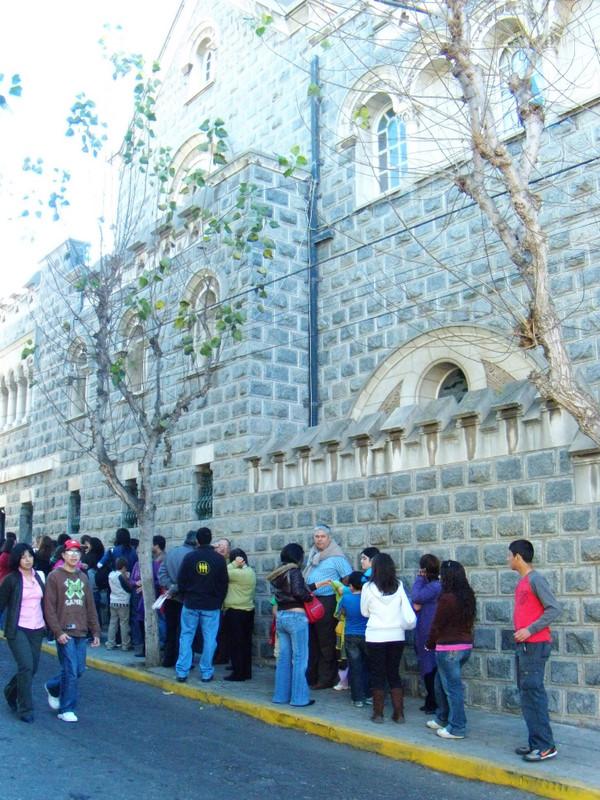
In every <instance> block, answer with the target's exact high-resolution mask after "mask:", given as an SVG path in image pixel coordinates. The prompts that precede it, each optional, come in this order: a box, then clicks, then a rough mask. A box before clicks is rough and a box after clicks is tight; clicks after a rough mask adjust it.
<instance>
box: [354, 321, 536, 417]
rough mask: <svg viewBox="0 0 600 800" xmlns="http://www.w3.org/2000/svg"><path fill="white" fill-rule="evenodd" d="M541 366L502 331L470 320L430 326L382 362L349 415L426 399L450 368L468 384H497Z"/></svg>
mask: <svg viewBox="0 0 600 800" xmlns="http://www.w3.org/2000/svg"><path fill="white" fill-rule="evenodd" d="M537 366H539V365H538V364H537V363H536V361H535V360H534V359H533V357H531V356H529V355H527V354H526V353H525V352H523V351H521V350H518V349H517V348H516V347H515V345H514V343H513V342H512V341H511V340H510V339H508V338H507V337H506V336H504V335H502V334H500V333H497V332H495V331H492V330H489V329H487V328H479V327H476V326H472V325H456V326H448V327H445V328H439V329H437V330H435V331H428V332H427V333H424V334H421V335H419V336H417V337H415V338H414V339H411V340H410V341H409V342H407V343H406V344H405V345H403V346H402V347H400V348H398V349H397V350H396V351H395V352H394V353H392V354H391V355H390V356H388V358H387V359H386V360H385V361H384V362H383V363H382V364H380V366H379V367H378V368H377V369H376V370H375V372H374V373H373V375H372V376H371V377H370V378H369V380H368V381H367V383H366V384H365V386H364V388H363V389H362V391H361V392H360V394H359V396H358V397H357V399H356V401H355V403H354V406H353V409H352V412H351V416H352V419H360V418H361V417H364V416H368V415H369V414H374V413H377V412H379V411H381V410H389V411H391V410H392V408H393V407H396V406H403V405H413V404H416V403H424V402H427V401H429V400H431V399H433V398H434V397H437V396H438V392H439V387H440V386H441V385H442V384H443V382H444V380H445V379H446V378H447V377H448V376H449V375H450V374H451V373H452V371H453V370H460V372H462V373H463V374H464V377H465V379H466V383H467V386H468V389H469V390H470V391H472V390H476V389H485V388H488V387H494V388H498V387H499V386H500V385H503V384H504V383H508V382H510V381H513V380H515V381H516V380H523V379H524V378H527V377H528V376H529V375H530V373H531V371H532V370H533V369H535V368H536V367H537Z"/></svg>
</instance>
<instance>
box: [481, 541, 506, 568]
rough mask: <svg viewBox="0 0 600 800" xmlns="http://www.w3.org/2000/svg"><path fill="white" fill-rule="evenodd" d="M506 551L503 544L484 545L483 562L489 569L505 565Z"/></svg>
mask: <svg viewBox="0 0 600 800" xmlns="http://www.w3.org/2000/svg"><path fill="white" fill-rule="evenodd" d="M507 555H508V550H507V548H506V547H505V546H504V544H486V545H484V548H483V560H484V562H485V563H486V564H487V565H488V566H489V567H497V566H500V567H503V566H505V565H506V559H507Z"/></svg>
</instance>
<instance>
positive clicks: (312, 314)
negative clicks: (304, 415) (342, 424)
mask: <svg viewBox="0 0 600 800" xmlns="http://www.w3.org/2000/svg"><path fill="white" fill-rule="evenodd" d="M310 81H311V95H310V149H311V167H310V174H311V181H310V187H309V192H310V194H309V200H308V426H309V428H312V427H313V426H315V425H318V424H319V333H318V325H317V314H318V301H319V260H318V258H319V257H318V253H317V231H318V224H319V223H318V215H317V202H318V196H319V191H320V183H321V152H320V118H319V116H320V111H321V97H320V88H321V85H320V83H319V57H318V56H313V59H312V61H311V63H310Z"/></svg>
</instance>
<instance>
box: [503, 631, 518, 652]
mask: <svg viewBox="0 0 600 800" xmlns="http://www.w3.org/2000/svg"><path fill="white" fill-rule="evenodd" d="M500 649H501V650H502V652H503V653H509V652H513V653H514V651H515V631H514V628H504V629H503V630H501V631H500Z"/></svg>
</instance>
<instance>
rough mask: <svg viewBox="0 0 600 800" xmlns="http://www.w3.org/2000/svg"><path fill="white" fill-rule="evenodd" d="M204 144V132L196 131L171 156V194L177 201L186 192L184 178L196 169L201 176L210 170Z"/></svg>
mask: <svg viewBox="0 0 600 800" xmlns="http://www.w3.org/2000/svg"><path fill="white" fill-rule="evenodd" d="M206 145H207V139H206V136H205V134H203V133H196V134H194V136H191V137H190V138H189V139H187V140H186V141H185V142H184V143H183V144H182V145H181V147H179V149H178V150H177V152H176V153H175V155H174V156H173V160H172V161H171V170H172V174H173V183H172V185H171V195H172V196H173V198H174V199H175V200H176V201H177V202H178V203H180V202H181V195H182V194H186V193H187V192H186V189H187V184H186V178H189V177H190V176H191V175H192V174H193V173H194V172H196V171H197V170H198V171H200V172H201V173H202V175H203V176H205V175H208V173H209V172H210V167H211V155H210V152H209V150H208V149H207V148H206Z"/></svg>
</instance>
